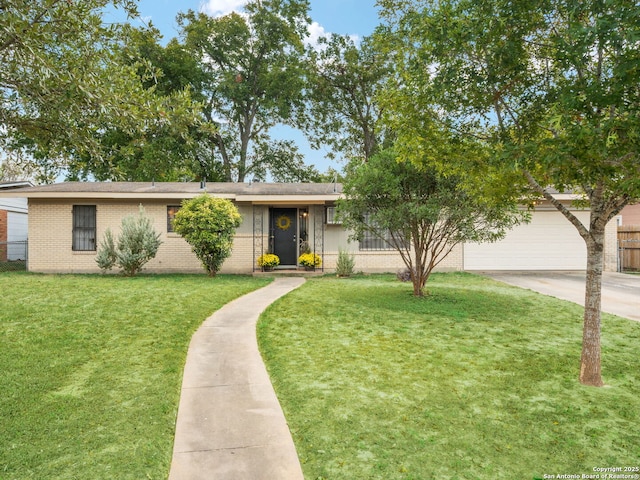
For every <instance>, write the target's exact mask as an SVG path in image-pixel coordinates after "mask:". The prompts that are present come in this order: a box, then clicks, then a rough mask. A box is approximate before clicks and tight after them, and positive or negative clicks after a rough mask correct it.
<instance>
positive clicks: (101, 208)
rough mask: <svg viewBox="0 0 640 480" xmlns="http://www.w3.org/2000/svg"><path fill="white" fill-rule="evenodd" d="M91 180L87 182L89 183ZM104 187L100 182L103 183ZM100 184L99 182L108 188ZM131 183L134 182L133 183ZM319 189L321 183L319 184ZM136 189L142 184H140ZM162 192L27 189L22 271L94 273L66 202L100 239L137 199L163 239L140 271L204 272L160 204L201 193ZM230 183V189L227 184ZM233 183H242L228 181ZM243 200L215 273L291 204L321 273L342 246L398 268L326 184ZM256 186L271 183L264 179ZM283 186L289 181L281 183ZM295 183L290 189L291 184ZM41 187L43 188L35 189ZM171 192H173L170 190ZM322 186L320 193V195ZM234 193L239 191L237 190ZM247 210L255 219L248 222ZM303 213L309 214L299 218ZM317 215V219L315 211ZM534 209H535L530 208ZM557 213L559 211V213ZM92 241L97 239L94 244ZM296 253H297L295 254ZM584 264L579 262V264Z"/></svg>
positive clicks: (236, 268) (609, 252) (243, 257)
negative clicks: (360, 234)
mask: <svg viewBox="0 0 640 480" xmlns="http://www.w3.org/2000/svg"><path fill="white" fill-rule="evenodd" d="M89 185H91V184H89ZM102 185H105V184H102ZM114 185H116V186H115V187H112V186H109V185H107V186H105V187H101V188H114V189H117V184H114ZM134 187H136V188H138V186H137V184H136V185H134ZM325 187H326V186H325ZM140 188H141V187H140ZM172 188H174V190H170V191H169V193H167V194H165V193H163V192H160V193H161V194H159V193H158V192H157V191H153V193H148V191H149V190H153V189H149V188H147V189H146V190H145V191H144V192H143V193H141V194H138V193H137V190H135V191H133V192H128V193H127V196H122V197H118V195H117V194H118V193H119V191H116V194H114V193H113V192H112V191H109V192H107V193H104V192H102V191H100V192H99V193H94V194H93V195H92V194H91V192H90V193H89V194H87V195H86V196H83V195H84V194H82V193H81V192H82V191H80V193H78V192H77V191H73V190H72V191H71V194H67V193H63V194H57V195H53V196H52V195H49V194H47V196H45V195H42V196H38V195H32V196H30V197H29V270H30V271H33V272H43V273H97V272H99V271H100V269H99V268H98V266H97V264H96V262H95V257H96V251H73V250H72V237H73V206H74V205H95V207H96V244H99V243H100V241H101V240H102V238H103V236H104V232H105V231H106V229H107V228H110V229H111V230H112V232H113V233H114V234H115V235H117V234H119V231H120V225H121V222H122V219H123V218H124V217H125V216H126V215H131V214H134V215H135V214H137V213H138V210H139V205H142V206H143V207H144V209H145V211H146V213H147V215H149V216H150V217H151V218H152V219H153V222H154V227H155V229H156V231H158V232H159V233H160V234H161V240H162V245H161V246H160V248H159V250H158V254H157V256H156V258H154V259H153V260H151V261H150V262H149V263H147V264H146V265H145V268H144V271H146V272H157V273H163V272H176V273H177V272H184V273H201V272H204V269H203V268H202V266H201V264H200V262H199V260H198V259H197V258H196V256H195V255H194V254H193V252H192V251H191V247H190V245H188V244H187V243H186V241H185V240H184V239H182V238H181V237H180V236H179V235H177V234H175V233H171V232H168V231H167V207H168V206H173V205H179V204H180V202H181V200H182V198H192V197H193V196H195V195H196V194H200V193H201V191H197V192H195V191H194V192H189V193H184V194H181V193H179V192H182V190H179V188H183V187H182V186H181V185H178V186H177V187H175V186H174V187H172ZM229 188H231V187H229ZM233 188H242V186H241V187H233ZM243 188H244V189H245V191H247V192H249V193H246V194H244V196H243V197H242V199H239V198H238V199H234V201H235V204H236V205H237V206H238V209H239V211H240V213H241V215H242V217H243V221H242V224H241V225H240V227H239V228H238V230H237V232H236V236H235V240H234V246H233V252H232V255H231V256H230V257H229V258H228V259H227V260H226V261H225V262H224V264H223V266H222V269H221V272H222V273H244V274H250V273H252V272H253V271H254V269H255V268H256V265H255V262H256V259H257V257H258V256H259V255H260V254H262V253H264V251H266V250H268V248H269V242H270V238H271V237H270V235H271V234H272V233H271V232H270V231H269V212H270V208H271V207H276V208H281V207H283V206H284V207H287V208H298V209H299V210H298V211H299V213H300V215H301V216H300V218H303V217H302V215H303V214H304V215H305V218H307V219H308V220H306V221H307V222H308V234H309V244H310V245H311V247H312V249H313V250H315V251H316V253H319V254H321V255H322V256H323V267H324V271H325V272H332V271H334V270H335V265H336V260H337V257H338V251H339V250H344V251H347V252H348V253H350V254H352V255H353V256H354V258H355V271H357V272H360V271H362V272H396V271H398V270H401V269H403V268H405V266H404V264H403V262H402V259H401V258H400V255H399V254H398V253H397V252H395V251H394V250H360V249H359V244H358V243H357V242H352V241H350V240H349V235H348V233H347V232H346V231H345V230H344V229H343V228H342V226H341V225H335V224H326V223H325V222H324V206H325V205H332V204H333V202H334V201H335V199H337V198H338V196H339V193H335V192H332V191H331V190H328V191H329V193H326V192H325V191H321V190H320V188H321V185H316V186H312V187H305V186H301V187H297V188H301V189H302V188H310V189H311V190H310V192H311V193H306V194H304V195H303V194H299V195H288V196H286V199H285V198H283V197H284V195H281V196H280V197H278V196H277V193H278V192H276V193H274V194H268V195H267V194H264V193H262V192H264V191H261V192H259V193H258V194H256V193H255V192H256V191H257V187H255V186H254V187H253V190H251V188H252V187H251V186H247V185H245V186H244V187H243ZM263 188H267V189H268V188H272V185H267V186H266V187H263ZM283 188H290V187H283ZM291 188H296V187H291ZM42 189H46V187H42ZM176 192H178V193H176ZM323 192H324V193H323ZM229 195H230V193H229V192H227V191H225V193H224V194H222V195H221V196H226V197H227V198H228V196H229ZM238 197H240V195H238ZM254 212H256V214H258V215H259V217H260V218H259V219H256V221H254ZM307 215H308V217H306V216H307ZM314 215H317V216H318V217H317V218H316V217H314ZM534 215H535V213H534ZM558 215H560V214H559V213H558ZM616 235H617V232H616V225H615V222H611V223H610V225H609V226H608V227H607V234H606V244H605V269H606V270H609V271H615V270H616V266H617V242H616ZM96 246H97V245H96ZM298 253H299V252H298ZM464 255H465V248H464V246H463V245H458V246H456V247H454V248H453V250H452V252H451V253H450V254H449V255H448V257H447V258H445V259H444V260H443V261H442V262H441V263H440V264H439V265H438V266H437V268H436V270H439V271H452V270H462V269H463V268H464ZM585 266H586V265H585Z"/></svg>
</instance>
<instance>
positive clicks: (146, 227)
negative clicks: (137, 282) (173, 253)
mask: <svg viewBox="0 0 640 480" xmlns="http://www.w3.org/2000/svg"><path fill="white" fill-rule="evenodd" d="M115 243H116V242H115V241H114V238H113V234H112V233H111V230H110V229H107V230H106V232H105V234H104V238H103V240H102V242H101V243H100V248H99V249H98V254H97V256H96V263H97V264H98V266H99V267H100V268H101V269H102V270H111V269H112V268H113V267H114V265H117V266H118V267H120V269H121V270H122V272H123V273H124V274H125V275H126V276H128V277H132V276H134V275H135V274H136V273H138V272H139V271H140V270H142V267H143V266H144V265H145V264H146V263H147V262H148V261H149V260H151V259H152V258H154V257H155V256H156V253H158V248H159V247H160V244H161V243H162V241H161V240H160V234H159V233H157V232H156V231H155V229H154V228H153V225H152V223H151V219H150V218H149V217H147V216H146V215H145V213H144V208H143V207H142V205H140V213H139V214H138V215H128V216H126V217H125V218H123V219H122V226H121V232H120V236H119V237H118V241H117V246H116V244H115Z"/></svg>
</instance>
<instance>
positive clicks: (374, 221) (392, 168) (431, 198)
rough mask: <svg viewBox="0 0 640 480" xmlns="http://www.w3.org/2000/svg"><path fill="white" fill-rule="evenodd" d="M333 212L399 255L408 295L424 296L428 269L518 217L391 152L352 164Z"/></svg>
mask: <svg viewBox="0 0 640 480" xmlns="http://www.w3.org/2000/svg"><path fill="white" fill-rule="evenodd" d="M344 193H345V199H344V200H341V201H340V202H339V203H338V212H339V215H340V217H341V218H342V220H343V223H344V225H345V226H346V227H347V228H349V229H350V230H352V231H353V232H354V233H353V237H354V238H356V239H358V240H361V239H362V238H363V236H364V235H365V234H369V235H372V236H374V237H376V238H378V239H380V240H382V241H383V242H385V243H386V244H387V245H389V246H390V247H391V248H393V249H395V250H397V251H398V253H400V255H401V257H402V260H403V262H404V264H405V265H406V266H407V268H408V269H409V271H410V272H411V281H412V283H413V294H414V295H415V296H417V297H421V296H423V295H424V286H425V284H426V282H427V280H428V279H429V275H430V274H431V272H432V270H433V269H434V268H435V267H436V266H437V265H438V264H439V263H440V262H441V261H442V260H443V259H444V258H445V257H446V256H447V255H448V254H449V253H450V252H451V250H452V249H453V247H455V246H456V245H457V244H459V243H461V242H465V241H494V240H497V239H499V238H501V237H502V236H503V235H504V232H505V230H506V228H508V227H510V226H512V225H513V224H514V223H516V221H517V216H516V215H515V214H514V212H513V211H511V210H508V209H505V208H504V207H502V206H500V205H495V204H490V203H487V202H483V201H482V200H480V199H478V198H474V197H472V196H471V195H469V194H467V193H465V192H464V190H462V188H461V186H460V182H459V181H458V180H457V179H456V178H455V177H453V176H450V177H443V176H441V175H439V174H438V173H437V171H436V170H435V169H433V168H425V169H419V168H418V167H416V166H415V165H414V164H413V163H411V162H403V161H397V160H396V155H395V154H394V152H393V151H389V150H386V151H384V152H382V153H380V154H378V155H375V156H374V157H373V158H371V160H370V161H369V162H368V163H363V164H361V165H358V166H356V167H355V168H354V167H352V168H351V171H350V172H349V173H348V175H347V179H346V181H345V183H344Z"/></svg>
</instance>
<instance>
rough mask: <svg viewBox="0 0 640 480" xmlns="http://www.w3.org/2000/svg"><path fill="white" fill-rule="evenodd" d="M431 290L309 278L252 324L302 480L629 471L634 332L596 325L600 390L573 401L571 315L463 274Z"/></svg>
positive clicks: (625, 323)
mask: <svg viewBox="0 0 640 480" xmlns="http://www.w3.org/2000/svg"><path fill="white" fill-rule="evenodd" d="M428 290H429V292H430V296H428V297H426V298H423V299H416V298H413V297H412V296H411V285H410V284H401V283H399V282H397V281H396V280H395V278H394V277H392V276H371V277H356V278H351V279H335V278H328V277H325V278H318V279H313V280H309V281H307V283H306V284H305V285H303V286H302V287H301V288H299V289H297V290H295V291H294V292H292V293H291V294H290V295H288V296H287V297H286V298H285V299H282V300H280V301H278V302H277V303H275V304H274V305H272V306H271V307H270V308H269V309H268V310H267V312H265V314H264V315H263V317H262V318H261V320H260V323H259V326H258V334H259V341H260V344H261V349H262V352H263V356H264V357H265V360H266V363H267V366H268V369H269V371H270V374H271V376H272V380H273V382H274V386H275V389H276V392H277V394H278V397H279V399H280V402H281V404H282V406H283V409H284V411H285V415H286V417H287V420H288V423H289V425H290V427H291V430H292V434H293V437H294V441H295V443H296V448H297V450H298V454H299V456H300V459H301V463H302V467H303V470H304V473H305V478H307V479H309V480H318V479H364V478H366V479H385V480H387V479H444V478H446V479H487V480H488V479H492V480H495V479H505V480H506V479H508V480H513V479H533V478H543V475H545V474H546V475H558V474H563V475H579V476H581V475H583V474H586V475H589V474H590V475H595V474H596V472H595V471H594V468H604V467H625V466H629V467H636V468H637V467H638V466H640V429H639V428H638V423H637V419H638V417H639V416H640V355H638V345H640V324H638V323H636V322H633V321H631V320H625V319H620V318H617V317H614V316H611V315H604V316H603V334H602V342H603V373H604V379H605V382H606V383H607V384H608V385H607V387H605V388H599V389H598V388H591V387H584V386H581V385H580V384H579V382H578V369H579V360H580V349H581V340H582V308H581V307H579V306H577V305H575V304H572V303H568V302H564V301H560V300H556V299H553V298H551V297H546V296H543V295H539V294H536V293H533V292H531V291H527V290H522V289H518V288H515V287H509V286H506V285H503V284H500V283H498V282H495V281H493V280H489V279H486V278H483V277H480V276H475V275H470V274H458V273H456V274H436V275H434V276H433V277H432V279H431V280H430V281H429V284H428ZM547 478H549V477H547ZM556 478H558V477H556ZM567 478H569V477H567ZM581 478H583V477H581Z"/></svg>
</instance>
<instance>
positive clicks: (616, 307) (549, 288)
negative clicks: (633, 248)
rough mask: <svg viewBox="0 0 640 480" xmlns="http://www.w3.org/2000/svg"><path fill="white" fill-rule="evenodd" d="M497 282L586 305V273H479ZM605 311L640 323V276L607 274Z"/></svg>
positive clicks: (603, 282)
mask: <svg viewBox="0 0 640 480" xmlns="http://www.w3.org/2000/svg"><path fill="white" fill-rule="evenodd" d="M478 273H481V274H482V275H486V276H488V277H491V278H493V279H495V280H499V281H501V282H504V283H508V284H510V285H515V286H517V287H522V288H528V289H530V290H533V291H535V292H539V293H542V294H544V295H550V296H553V297H557V298H561V299H563V300H569V301H570V302H575V303H578V304H580V305H584V290H585V276H586V275H585V272H584V271H578V272H575V271H571V272H569V271H567V272H560V271H553V272H549V271H526V272H525V271H516V272H510V271H500V272H498V271H494V272H478ZM602 311H603V312H607V313H613V314H614V315H619V316H621V317H626V318H630V319H631V320H635V321H640V275H630V274H625V273H615V272H604V274H603V277H602Z"/></svg>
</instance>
